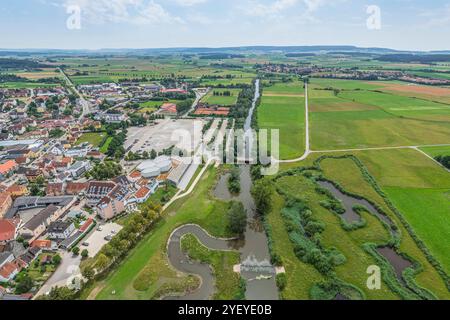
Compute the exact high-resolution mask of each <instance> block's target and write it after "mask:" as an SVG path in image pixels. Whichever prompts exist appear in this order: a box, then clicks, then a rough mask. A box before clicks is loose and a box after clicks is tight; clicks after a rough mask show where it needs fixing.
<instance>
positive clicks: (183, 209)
mask: <svg viewBox="0 0 450 320" xmlns="http://www.w3.org/2000/svg"><path fill="white" fill-rule="evenodd" d="M217 174H218V173H217V171H216V170H215V169H214V168H209V169H208V170H207V171H206V175H205V176H204V177H202V179H201V182H200V183H199V185H198V186H197V187H196V189H195V191H194V192H193V194H191V195H190V196H189V197H185V198H183V199H180V200H179V201H177V202H175V203H174V204H173V205H172V206H171V207H170V208H169V209H167V210H166V211H165V215H164V220H163V221H161V222H160V223H159V224H158V225H157V226H156V227H155V228H154V230H153V231H151V232H150V233H149V234H148V235H146V236H145V238H144V239H143V240H142V241H141V242H140V243H139V245H138V246H137V247H136V248H135V249H133V250H132V251H131V252H130V254H129V256H128V257H127V259H126V260H125V261H124V262H123V263H122V264H121V265H120V266H119V267H118V269H117V270H115V271H114V272H113V273H111V274H110V275H109V276H108V277H107V279H106V280H105V281H104V282H102V283H99V284H98V285H99V288H101V291H100V293H99V294H98V295H97V296H96V298H97V299H100V300H103V299H108V300H110V299H112V300H119V299H126V300H130V299H140V300H148V299H152V298H153V297H154V296H155V295H157V294H158V293H159V291H160V290H163V289H165V286H167V285H173V286H174V287H177V288H178V285H180V283H181V288H180V290H184V285H186V283H185V282H184V281H186V278H185V277H184V276H180V275H178V274H177V272H176V271H175V270H173V269H172V268H171V267H170V266H169V264H168V261H167V258H166V256H165V252H166V243H167V240H168V238H169V235H170V233H171V232H172V231H173V230H174V229H175V228H176V227H177V226H180V225H183V224H186V223H197V224H199V225H201V226H203V227H204V228H206V229H207V230H208V232H210V233H211V234H212V235H215V236H219V237H227V236H230V234H228V233H227V231H226V228H225V225H226V224H225V223H223V222H224V219H225V214H226V212H227V210H228V204H227V203H226V202H223V201H219V200H216V199H213V198H212V196H211V195H210V190H211V189H212V187H213V186H214V185H215V182H216V179H217ZM113 291H116V294H115V295H114V294H112V292H113Z"/></svg>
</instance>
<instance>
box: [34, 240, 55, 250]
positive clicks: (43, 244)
mask: <svg viewBox="0 0 450 320" xmlns="http://www.w3.org/2000/svg"><path fill="white" fill-rule="evenodd" d="M31 247H32V248H51V247H52V242H51V240H34V241H33V242H32V243H31Z"/></svg>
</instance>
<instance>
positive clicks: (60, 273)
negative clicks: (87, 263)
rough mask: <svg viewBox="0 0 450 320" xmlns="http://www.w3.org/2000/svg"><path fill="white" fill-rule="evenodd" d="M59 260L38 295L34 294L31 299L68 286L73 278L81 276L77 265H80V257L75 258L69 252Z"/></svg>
mask: <svg viewBox="0 0 450 320" xmlns="http://www.w3.org/2000/svg"><path fill="white" fill-rule="evenodd" d="M61 258H62V261H61V264H60V266H59V267H58V268H57V269H56V271H55V272H54V273H53V274H52V276H51V277H50V278H49V279H48V280H47V282H46V283H45V284H44V285H43V286H42V287H41V289H40V290H39V291H38V293H37V294H35V296H34V298H33V299H35V298H37V297H39V296H41V295H44V294H46V293H48V292H50V290H51V289H52V288H53V287H64V286H67V285H68V284H70V282H71V280H72V279H73V278H74V277H80V276H81V272H80V269H79V265H80V263H81V257H80V256H78V257H75V256H74V255H73V254H72V253H71V252H67V251H65V252H64V253H63V254H61Z"/></svg>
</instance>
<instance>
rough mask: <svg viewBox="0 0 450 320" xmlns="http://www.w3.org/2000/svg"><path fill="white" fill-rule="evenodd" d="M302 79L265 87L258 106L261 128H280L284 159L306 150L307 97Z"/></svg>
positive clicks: (294, 156)
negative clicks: (304, 93) (305, 96)
mask: <svg viewBox="0 0 450 320" xmlns="http://www.w3.org/2000/svg"><path fill="white" fill-rule="evenodd" d="M302 94H303V87H302V86H300V84H299V83H298V82H295V83H293V84H292V83H289V84H287V85H285V84H283V85H280V84H276V85H275V86H273V87H265V88H264V89H263V97H262V99H261V105H260V106H259V107H258V125H259V128H261V129H275V130H277V129H278V130H279V131H280V158H281V159H292V158H296V157H300V156H301V155H302V154H303V152H304V150H305V98H304V97H303V96H302Z"/></svg>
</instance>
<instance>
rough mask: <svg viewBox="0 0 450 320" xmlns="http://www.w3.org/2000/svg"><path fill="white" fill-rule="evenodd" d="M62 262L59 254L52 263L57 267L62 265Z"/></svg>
mask: <svg viewBox="0 0 450 320" xmlns="http://www.w3.org/2000/svg"><path fill="white" fill-rule="evenodd" d="M61 260H62V258H61V256H60V255H59V254H57V255H54V256H53V258H52V262H53V264H54V265H55V266H59V265H60V264H61Z"/></svg>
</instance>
